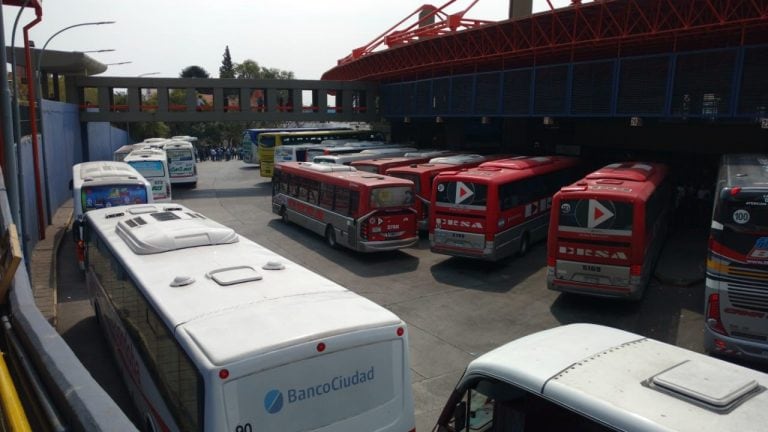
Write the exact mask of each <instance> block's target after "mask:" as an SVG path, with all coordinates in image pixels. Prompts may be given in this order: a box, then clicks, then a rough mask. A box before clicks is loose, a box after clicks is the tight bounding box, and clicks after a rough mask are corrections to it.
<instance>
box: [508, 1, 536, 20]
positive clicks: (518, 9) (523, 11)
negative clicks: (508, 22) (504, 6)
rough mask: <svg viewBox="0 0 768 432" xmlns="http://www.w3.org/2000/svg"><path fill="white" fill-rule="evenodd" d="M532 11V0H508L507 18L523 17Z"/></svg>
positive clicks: (529, 14)
mask: <svg viewBox="0 0 768 432" xmlns="http://www.w3.org/2000/svg"><path fill="white" fill-rule="evenodd" d="M532 12H533V0H509V19H516V18H525V17H528V16H531V14H532Z"/></svg>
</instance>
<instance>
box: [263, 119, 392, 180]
mask: <svg viewBox="0 0 768 432" xmlns="http://www.w3.org/2000/svg"><path fill="white" fill-rule="evenodd" d="M345 139H348V140H360V141H382V140H383V139H384V136H383V135H382V133H381V132H376V131H371V130H364V131H359V130H358V131H355V130H337V131H328V130H326V131H302V132H270V133H262V134H259V164H260V165H259V173H260V174H261V176H262V177H272V172H273V170H274V166H275V148H276V147H280V146H284V145H296V144H320V143H322V142H323V141H326V140H345Z"/></svg>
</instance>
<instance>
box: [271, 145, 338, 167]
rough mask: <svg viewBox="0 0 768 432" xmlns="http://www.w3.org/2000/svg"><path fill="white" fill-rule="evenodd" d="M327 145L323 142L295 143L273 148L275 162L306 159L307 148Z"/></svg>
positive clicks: (303, 160)
mask: <svg viewBox="0 0 768 432" xmlns="http://www.w3.org/2000/svg"><path fill="white" fill-rule="evenodd" d="M323 147H327V146H326V145H324V144H296V145H285V146H280V147H276V148H275V163H283V162H311V161H307V150H309V149H313V148H323Z"/></svg>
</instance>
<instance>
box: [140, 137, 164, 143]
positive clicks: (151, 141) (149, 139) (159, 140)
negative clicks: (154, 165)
mask: <svg viewBox="0 0 768 432" xmlns="http://www.w3.org/2000/svg"><path fill="white" fill-rule="evenodd" d="M167 140H168V138H147V139H145V140H144V141H143V142H144V143H147V144H151V143H161V142H163V141H167Z"/></svg>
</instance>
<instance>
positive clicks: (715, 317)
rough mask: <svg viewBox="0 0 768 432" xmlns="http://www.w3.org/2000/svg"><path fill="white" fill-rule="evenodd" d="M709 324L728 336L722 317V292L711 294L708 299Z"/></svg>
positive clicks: (713, 329) (716, 330)
mask: <svg viewBox="0 0 768 432" xmlns="http://www.w3.org/2000/svg"><path fill="white" fill-rule="evenodd" d="M707 326H708V327H709V328H710V329H712V331H714V332H716V333H720V334H721V335H725V336H728V332H726V331H725V326H723V322H722V321H721V319H720V294H717V293H714V294H710V295H709V300H708V301H707Z"/></svg>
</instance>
